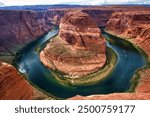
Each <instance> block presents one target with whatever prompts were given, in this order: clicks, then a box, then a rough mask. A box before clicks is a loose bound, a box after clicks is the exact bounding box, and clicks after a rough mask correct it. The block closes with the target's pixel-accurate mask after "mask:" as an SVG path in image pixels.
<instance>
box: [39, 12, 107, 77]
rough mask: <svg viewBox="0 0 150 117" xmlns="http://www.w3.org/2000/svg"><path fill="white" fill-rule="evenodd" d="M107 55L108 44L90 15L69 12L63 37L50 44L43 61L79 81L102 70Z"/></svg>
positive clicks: (61, 32) (44, 51)
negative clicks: (80, 77)
mask: <svg viewBox="0 0 150 117" xmlns="http://www.w3.org/2000/svg"><path fill="white" fill-rule="evenodd" d="M105 51H106V48H105V40H104V38H103V37H102V35H101V32H100V30H99V28H97V26H96V24H95V23H94V22H93V21H92V19H91V18H90V17H89V15H87V14H85V13H83V12H69V13H67V14H66V15H65V16H64V17H63V18H62V20H61V23H60V31H59V36H58V37H55V38H54V39H53V40H52V41H50V43H49V44H48V45H47V46H46V48H45V49H44V50H43V51H42V52H41V53H40V58H41V61H42V62H43V63H44V65H46V66H47V67H49V68H51V69H53V70H59V71H62V72H64V73H66V74H68V75H69V76H74V77H79V76H83V75H87V74H89V73H92V72H94V71H96V70H98V69H99V68H101V67H102V66H103V65H104V64H105V62H106V53H105Z"/></svg>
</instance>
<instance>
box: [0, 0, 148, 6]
mask: <svg viewBox="0 0 150 117" xmlns="http://www.w3.org/2000/svg"><path fill="white" fill-rule="evenodd" d="M105 1H107V3H111V4H120V3H127V2H132V3H150V0H0V2H1V3H4V4H5V5H6V6H11V5H38V4H80V5H100V4H103V3H105Z"/></svg>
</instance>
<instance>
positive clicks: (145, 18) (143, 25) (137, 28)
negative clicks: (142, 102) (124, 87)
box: [70, 10, 150, 100]
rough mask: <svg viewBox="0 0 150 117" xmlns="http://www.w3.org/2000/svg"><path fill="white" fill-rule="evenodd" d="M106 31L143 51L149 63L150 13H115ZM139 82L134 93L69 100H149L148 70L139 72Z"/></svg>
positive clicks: (149, 75)
mask: <svg viewBox="0 0 150 117" xmlns="http://www.w3.org/2000/svg"><path fill="white" fill-rule="evenodd" d="M106 31H107V32H109V33H111V34H112V35H116V36H119V37H122V38H124V39H126V40H128V41H130V42H131V43H133V44H135V45H136V46H138V47H140V48H141V49H143V50H144V51H145V52H146V54H147V55H148V59H149V61H150V12H149V11H142V10H141V11H139V12H135V11H132V12H131V11H130V12H115V13H113V14H112V16H111V18H110V20H109V21H108V23H107V27H106ZM139 74H140V80H139V83H138V86H137V87H136V89H135V92H134V93H113V94H108V95H93V96H86V97H83V96H75V97H72V98H70V99H104V100H105V99H106V100H107V99H108V100H109V99H114V100H115V99H121V100H122V99H127V100H131V99H133V100H135V99H136V100H137V99H148V100H149V99H150V68H148V69H144V70H141V71H139Z"/></svg>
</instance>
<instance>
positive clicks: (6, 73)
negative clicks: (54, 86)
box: [0, 61, 47, 100]
mask: <svg viewBox="0 0 150 117" xmlns="http://www.w3.org/2000/svg"><path fill="white" fill-rule="evenodd" d="M45 98H47V96H46V95H45V94H43V93H42V92H40V91H38V90H37V89H35V88H34V87H33V86H32V85H30V84H29V83H28V82H27V81H26V80H25V79H24V78H23V77H22V76H21V75H20V74H19V73H18V72H17V70H16V69H15V68H14V67H13V66H12V65H9V64H7V63H4V62H1V61H0V100H30V99H45Z"/></svg>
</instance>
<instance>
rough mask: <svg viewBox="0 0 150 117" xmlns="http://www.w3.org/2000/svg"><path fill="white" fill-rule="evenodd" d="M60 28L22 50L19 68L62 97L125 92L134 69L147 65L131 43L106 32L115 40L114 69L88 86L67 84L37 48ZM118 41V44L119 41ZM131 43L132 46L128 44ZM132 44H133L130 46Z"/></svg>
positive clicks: (49, 90)
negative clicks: (43, 62)
mask: <svg viewBox="0 0 150 117" xmlns="http://www.w3.org/2000/svg"><path fill="white" fill-rule="evenodd" d="M57 33H58V30H52V31H50V32H49V33H48V34H46V35H45V36H44V37H43V38H41V39H39V41H38V42H37V43H36V44H35V45H33V47H30V48H29V49H28V50H27V51H25V52H24V53H23V55H22V56H21V58H20V59H19V60H18V61H17V63H16V64H17V65H18V70H19V71H20V72H21V73H25V74H26V76H27V79H28V80H29V81H30V82H32V83H33V84H34V85H36V86H37V87H39V88H41V89H42V90H44V91H46V92H47V93H49V94H51V95H53V96H56V97H59V98H69V97H72V96H75V95H84V96H86V95H92V94H93V95H94V94H108V93H113V92H125V91H127V90H128V89H129V88H130V84H131V83H130V80H131V78H132V77H133V75H134V73H135V71H136V70H137V69H139V68H141V67H142V66H144V65H145V59H144V57H143V56H142V55H141V54H140V53H139V52H138V51H137V50H136V49H135V48H134V47H133V46H132V45H128V44H124V43H123V42H122V41H120V42H119V41H118V40H119V39H117V38H116V37H113V36H110V35H109V34H104V36H105V37H107V38H112V40H113V42H115V43H111V42H109V41H107V46H108V47H110V48H111V49H113V50H114V52H115V53H116V54H117V56H118V59H117V63H116V66H115V69H114V70H113V72H112V73H111V74H109V76H108V77H107V78H105V79H104V80H103V81H101V82H98V83H97V84H94V85H89V86H69V85H68V86H67V85H63V84H61V83H60V82H58V81H57V80H56V79H55V78H54V76H53V75H52V74H51V71H50V70H48V69H47V68H46V67H45V66H44V65H43V64H42V63H41V61H40V58H39V53H38V52H37V51H36V48H40V47H41V46H42V45H43V44H44V43H45V42H46V41H48V40H49V39H50V38H52V37H53V36H55V35H57ZM117 43H119V44H117ZM129 46H130V47H129ZM131 46H132V47H131Z"/></svg>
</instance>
